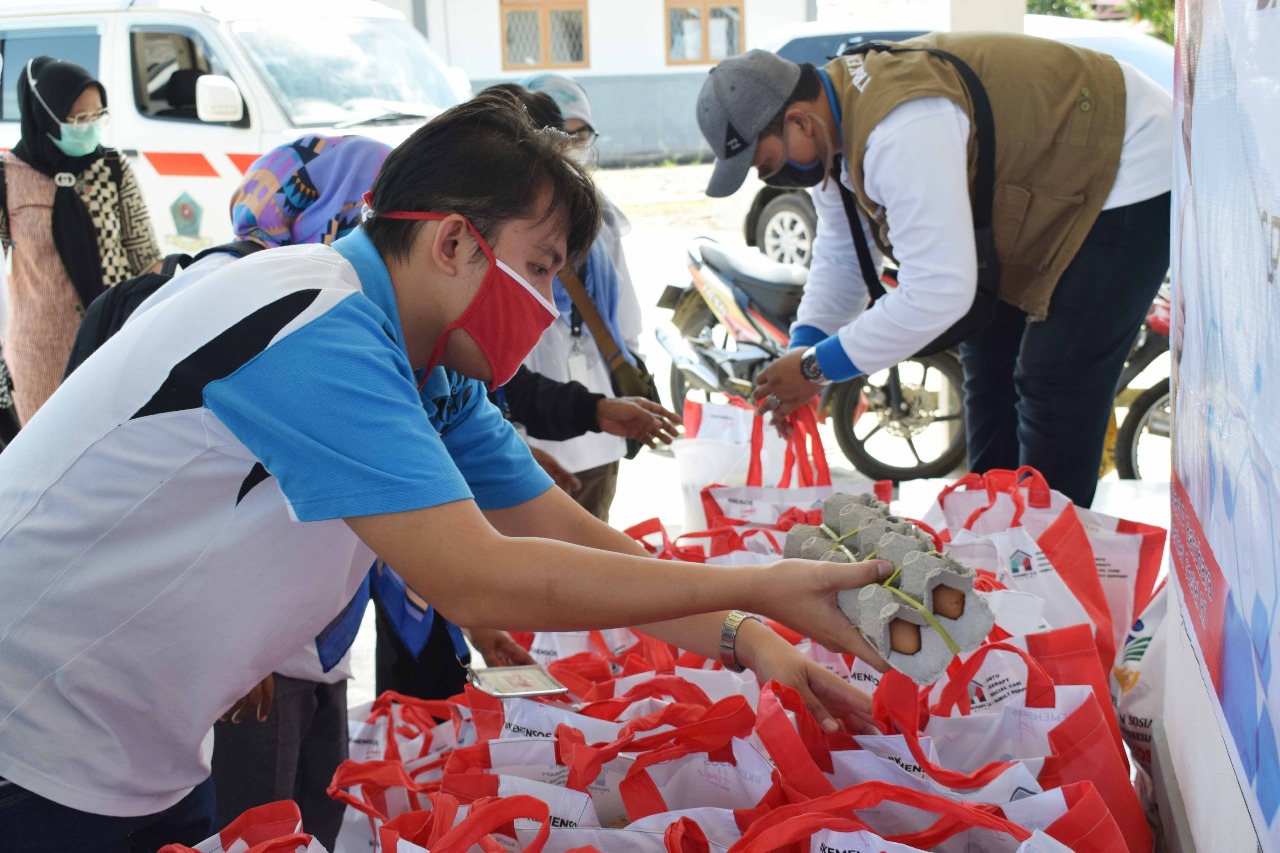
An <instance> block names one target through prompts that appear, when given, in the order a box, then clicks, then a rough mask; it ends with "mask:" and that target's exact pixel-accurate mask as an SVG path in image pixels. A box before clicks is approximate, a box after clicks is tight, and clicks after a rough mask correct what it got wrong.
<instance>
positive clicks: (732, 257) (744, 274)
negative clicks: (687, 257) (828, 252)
mask: <svg viewBox="0 0 1280 853" xmlns="http://www.w3.org/2000/svg"><path fill="white" fill-rule="evenodd" d="M699 250H700V251H701V253H702V259H703V260H704V261H706V262H707V263H709V264H711V266H713V267H715V268H716V270H718V271H719V272H720V273H721V274H723V275H727V276H729V277H730V278H732V279H734V281H737V282H738V283H739V284H746V283H749V284H755V285H760V286H762V287H774V288H779V289H782V290H789V289H791V288H803V287H804V283H805V282H806V281H808V280H809V270H807V269H805V268H804V267H802V266H800V265H799V264H780V263H777V262H776V261H771V260H769V259H768V258H766V257H765V256H764V255H762V254H761V253H760V252H757V251H756V250H754V249H746V248H741V249H738V248H731V247H729V246H723V245H720V244H718V243H703V244H702V245H701V246H700V247H699Z"/></svg>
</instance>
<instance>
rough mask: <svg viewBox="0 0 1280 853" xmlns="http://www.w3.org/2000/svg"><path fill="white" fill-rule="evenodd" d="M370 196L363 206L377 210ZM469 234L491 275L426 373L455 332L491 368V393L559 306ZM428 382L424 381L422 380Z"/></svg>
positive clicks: (400, 215)
mask: <svg viewBox="0 0 1280 853" xmlns="http://www.w3.org/2000/svg"><path fill="white" fill-rule="evenodd" d="M370 202H371V199H370V197H369V195H368V194H366V195H365V204H367V205H369V207H370V208H372V207H373V205H372V204H371V203H370ZM373 215H374V216H385V217H386V218H388V219H425V220H440V219H444V218H445V217H447V216H449V215H451V214H447V213H420V212H418V211H413V210H393V211H391V212H389V213H381V212H378V213H375V214H373ZM467 228H469V229H470V230H471V234H472V236H474V237H475V238H476V242H477V243H478V244H479V245H480V249H481V251H483V252H484V254H485V257H486V258H488V259H489V271H488V272H487V273H486V274H485V277H484V281H482V282H481V283H480V289H479V290H478V291H476V295H475V296H474V297H473V298H472V300H471V303H470V304H469V305H467V307H466V309H465V310H464V311H463V312H462V314H461V315H459V316H458V319H456V320H454V321H453V322H452V323H450V324H449V325H448V326H446V327H445V330H444V332H443V333H442V334H441V335H440V339H439V340H438V341H436V345H435V347H434V348H433V349H432V350H431V357H430V358H428V359H427V373H430V372H431V370H432V369H433V368H434V367H435V366H436V363H437V362H438V361H439V359H440V355H441V353H442V352H443V351H444V342H445V340H446V339H447V338H448V337H449V333H450V332H452V331H453V330H454V329H461V330H462V331H464V332H466V333H467V335H469V336H470V337H471V339H472V340H473V341H475V342H476V346H478V347H480V352H482V353H483V354H484V357H485V360H486V361H487V362H489V372H490V375H491V376H492V379H491V380H490V381H489V388H490V389H491V390H492V389H494V388H498V387H499V386H502V385H505V384H506V383H507V381H508V380H509V379H511V377H512V376H514V375H515V372H516V370H517V369H519V367H520V362H522V361H524V359H525V356H527V355H528V354H529V353H530V352H531V351H532V350H533V348H534V346H535V345H536V344H537V343H538V339H539V338H541V337H542V333H543V332H545V331H546V330H547V328H548V327H549V326H550V325H551V324H552V323H553V322H555V319H556V318H557V317H559V316H560V312H559V311H558V310H556V307H555V305H553V304H551V303H550V302H548V301H547V300H546V299H543V298H542V294H540V293H538V291H536V290H534V289H533V285H531V284H529V282H527V281H525V280H524V279H523V278H521V277H520V275H519V274H518V273H517V272H516V271H515V270H513V269H511V267H509V266H507V265H506V264H504V263H503V262H502V261H500V260H498V259H497V258H496V257H494V254H493V249H491V248H489V244H488V243H486V242H485V241H484V238H483V237H481V236H480V232H479V231H477V230H476V229H475V226H473V225H472V224H471V223H470V222H468V223H467ZM424 381H425V379H424Z"/></svg>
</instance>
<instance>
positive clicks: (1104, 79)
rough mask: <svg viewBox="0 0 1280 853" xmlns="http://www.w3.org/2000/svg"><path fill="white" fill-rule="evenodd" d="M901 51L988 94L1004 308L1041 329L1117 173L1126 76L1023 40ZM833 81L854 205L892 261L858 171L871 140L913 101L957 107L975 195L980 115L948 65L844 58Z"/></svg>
mask: <svg viewBox="0 0 1280 853" xmlns="http://www.w3.org/2000/svg"><path fill="white" fill-rule="evenodd" d="M898 44H900V45H902V46H904V47H905V46H920V47H930V48H938V49H941V50H945V51H947V52H949V53H953V54H955V55H956V56H958V57H959V58H960V59H962V60H964V61H965V62H966V63H967V64H968V65H969V66H970V67H971V68H973V70H974V72H975V73H976V74H977V75H978V78H979V79H980V80H981V81H982V84H983V86H984V87H985V88H986V90H987V96H988V98H989V99H990V101H991V112H992V114H993V116H994V120H995V132H996V178H995V201H994V209H993V212H992V230H993V232H994V236H995V243H996V254H997V255H998V256H999V258H1000V298H1001V299H1002V300H1003V301H1005V302H1008V303H1010V304H1012V305H1015V306H1017V307H1018V308H1021V309H1022V310H1024V311H1026V312H1027V313H1028V314H1030V315H1032V316H1033V317H1037V318H1043V317H1044V316H1046V315H1047V314H1048V310H1049V301H1050V298H1051V297H1052V296H1053V289H1054V287H1055V286H1056V285H1057V283H1058V279H1059V278H1060V277H1061V276H1062V273H1063V271H1064V270H1065V269H1066V268H1067V265H1068V264H1070V263H1071V260H1072V258H1074V257H1075V254H1076V252H1077V251H1078V250H1079V249H1080V245H1081V244H1082V243H1083V242H1084V238H1085V236H1086V235H1087V234H1088V233H1089V229H1090V228H1091V227H1093V223H1094V220H1096V219H1097V217H1098V213H1099V212H1100V211H1101V210H1102V204H1103V202H1104V201H1105V200H1106V198H1107V194H1108V193H1110V191H1111V185H1112V184H1113V183H1114V182H1115V178H1116V171H1117V170H1118V169H1119V167H1120V149H1121V148H1122V147H1123V145H1124V110H1125V89H1124V78H1123V76H1122V74H1121V72H1120V66H1119V65H1118V64H1117V63H1116V61H1115V60H1114V59H1112V58H1111V57H1109V56H1106V55H1105V54H1101V53H1096V52H1094V51H1090V50H1085V49H1082V48H1077V47H1072V46H1070V45H1066V44H1062V43H1061V42H1056V41H1051V40H1049V39H1040V38H1034V37H1031V36H1023V35H1010V34H999V33H981V34H977V33H951V34H941V33H933V34H930V35H925V36H920V37H918V38H914V39H909V40H907V41H903V42H899V43H898ZM825 70H826V72H827V74H828V75H830V77H831V82H832V84H833V86H834V88H835V93H836V98H837V99H838V100H839V102H840V105H841V109H842V110H843V116H842V125H841V130H842V132H843V137H844V155H845V161H846V163H847V165H848V168H849V176H850V178H851V179H852V183H853V191H854V195H855V196H856V197H857V199H858V203H859V205H860V206H861V207H862V209H863V211H864V212H865V213H866V214H867V216H869V217H870V219H871V221H872V224H873V227H872V229H871V230H872V233H873V235H874V236H875V239H876V243H877V244H878V245H879V246H880V249H881V250H882V251H884V252H885V253H886V254H888V255H889V256H890V257H893V247H892V245H890V243H889V239H888V235H889V228H888V219H887V217H888V216H891V215H892V211H886V210H885V209H884V208H882V207H881V206H880V205H878V204H876V203H875V202H873V201H872V200H871V199H870V198H868V197H867V192H866V176H865V175H864V173H863V170H862V161H863V157H864V155H865V154H866V150H867V137H868V136H869V135H870V134H871V131H872V130H873V129H874V128H875V127H876V125H878V124H879V123H880V122H881V121H882V120H883V119H884V117H885V116H887V115H888V114H889V113H890V112H892V111H893V109H894V108H895V107H897V106H899V105H900V104H902V103H904V102H906V101H910V100H913V99H915V98H927V97H938V96H941V97H944V98H949V99H950V100H952V101H954V102H955V103H956V104H957V105H959V107H960V108H961V109H963V110H964V111H965V114H966V115H967V116H968V117H969V126H970V131H969V184H970V187H971V188H972V186H973V181H974V176H975V170H976V164H977V136H976V129H975V125H974V120H973V104H972V103H971V102H970V99H969V93H968V91H967V90H966V89H965V86H964V83H963V82H962V81H961V79H960V77H959V75H957V73H956V71H955V69H954V68H953V67H952V65H951V64H950V63H949V62H947V61H946V60H945V59H941V58H939V57H935V56H932V55H930V54H928V53H924V52H909V53H888V52H885V51H872V52H868V53H866V54H863V55H854V56H843V57H838V58H836V59H833V60H832V61H831V62H830V63H828V64H827V66H826V68H825ZM888 180H892V176H889V178H888ZM971 192H972V189H971Z"/></svg>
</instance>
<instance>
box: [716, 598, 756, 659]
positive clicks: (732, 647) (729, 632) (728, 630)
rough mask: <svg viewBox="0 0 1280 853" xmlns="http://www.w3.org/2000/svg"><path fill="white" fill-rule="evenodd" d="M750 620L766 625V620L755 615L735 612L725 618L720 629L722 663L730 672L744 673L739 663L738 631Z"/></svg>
mask: <svg viewBox="0 0 1280 853" xmlns="http://www.w3.org/2000/svg"><path fill="white" fill-rule="evenodd" d="M748 619H754V620H756V621H757V622H759V623H761V624H764V620H763V619H761V618H760V617H759V616H757V615H756V614H754V613H745V612H743V611H741V610H734V611H731V612H730V613H729V615H728V616H727V617H725V620H724V625H723V626H722V627H721V628H720V663H722V664H724V668H725V669H727V670H729V671H730V672H742V669H743V666H742V664H740V663H738V649H737V646H738V629H739V628H740V627H742V623H743V622H745V621H746V620H748Z"/></svg>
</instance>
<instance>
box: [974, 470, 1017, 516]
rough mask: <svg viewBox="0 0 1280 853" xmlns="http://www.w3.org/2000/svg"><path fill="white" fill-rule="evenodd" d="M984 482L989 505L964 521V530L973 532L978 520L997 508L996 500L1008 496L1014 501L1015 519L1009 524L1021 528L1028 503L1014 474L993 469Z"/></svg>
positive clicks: (978, 509)
mask: <svg viewBox="0 0 1280 853" xmlns="http://www.w3.org/2000/svg"><path fill="white" fill-rule="evenodd" d="M983 482H984V484H985V485H986V489H987V505H986V506H983V507H978V508H977V509H975V510H974V511H973V512H972V513H970V514H969V517H968V518H966V519H965V521H964V529H965V530H972V529H973V526H974V525H975V524H977V523H978V519H979V518H981V517H982V516H983V515H985V514H986V513H987V512H988V511H989V510H991V509H992V508H994V507H995V505H996V499H997V498H998V497H999V496H1000V495H1008V496H1009V499H1010V500H1011V501H1013V519H1012V520H1011V521H1010V522H1009V526H1010V527H1021V526H1022V516H1023V514H1024V513H1025V512H1026V510H1027V502H1026V501H1025V500H1023V497H1022V490H1021V489H1019V488H1018V486H1017V481H1016V480H1015V479H1014V478H1013V472H1012V471H1006V470H1003V469H993V470H991V471H988V472H987V475H986V477H984V478H983Z"/></svg>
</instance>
